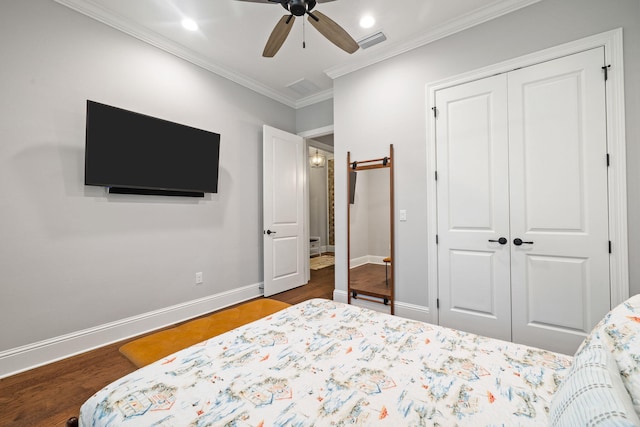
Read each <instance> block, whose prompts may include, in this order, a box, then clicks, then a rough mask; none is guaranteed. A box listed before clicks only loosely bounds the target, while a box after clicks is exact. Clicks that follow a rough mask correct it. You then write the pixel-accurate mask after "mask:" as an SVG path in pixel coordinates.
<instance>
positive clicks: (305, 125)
mask: <svg viewBox="0 0 640 427" xmlns="http://www.w3.org/2000/svg"><path fill="white" fill-rule="evenodd" d="M331 125H333V99H327V100H326V101H322V102H318V103H316V104H313V105H309V106H307V107H302V108H298V109H297V110H296V132H297V133H300V132H304V131H307V130H313V129H319V128H323V127H325V126H331Z"/></svg>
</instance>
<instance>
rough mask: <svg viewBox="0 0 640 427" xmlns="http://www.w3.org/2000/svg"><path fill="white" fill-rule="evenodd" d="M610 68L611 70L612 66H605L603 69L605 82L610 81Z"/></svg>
mask: <svg viewBox="0 0 640 427" xmlns="http://www.w3.org/2000/svg"><path fill="white" fill-rule="evenodd" d="M609 68H611V65H605V66H604V67H602V69H603V70H604V81H605V82H606V81H607V80H609Z"/></svg>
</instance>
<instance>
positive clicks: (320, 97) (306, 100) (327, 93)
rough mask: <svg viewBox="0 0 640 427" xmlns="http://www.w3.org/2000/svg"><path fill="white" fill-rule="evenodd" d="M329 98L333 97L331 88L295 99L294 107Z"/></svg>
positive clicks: (306, 105)
mask: <svg viewBox="0 0 640 427" xmlns="http://www.w3.org/2000/svg"><path fill="white" fill-rule="evenodd" d="M331 98H333V89H327V90H323V91H322V92H318V93H316V94H313V95H309V96H307V97H305V98H302V99H299V100H297V101H296V102H295V108H296V109H298V108H303V107H308V106H309V105H313V104H317V103H318V102H322V101H326V100H327V99H331Z"/></svg>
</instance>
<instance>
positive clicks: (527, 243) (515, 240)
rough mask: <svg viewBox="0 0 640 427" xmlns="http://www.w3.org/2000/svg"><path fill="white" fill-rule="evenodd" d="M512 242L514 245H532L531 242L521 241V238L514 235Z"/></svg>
mask: <svg viewBox="0 0 640 427" xmlns="http://www.w3.org/2000/svg"><path fill="white" fill-rule="evenodd" d="M513 244H514V245H516V246H520V245H522V244H526V245H533V242H523V241H522V239H520V238H519V237H516V238H515V239H513Z"/></svg>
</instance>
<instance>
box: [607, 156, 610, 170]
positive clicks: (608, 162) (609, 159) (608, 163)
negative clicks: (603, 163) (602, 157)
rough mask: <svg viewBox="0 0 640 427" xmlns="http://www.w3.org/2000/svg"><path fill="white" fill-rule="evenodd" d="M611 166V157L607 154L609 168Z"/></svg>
mask: <svg viewBox="0 0 640 427" xmlns="http://www.w3.org/2000/svg"><path fill="white" fill-rule="evenodd" d="M609 166H611V156H609V153H607V167H609Z"/></svg>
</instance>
